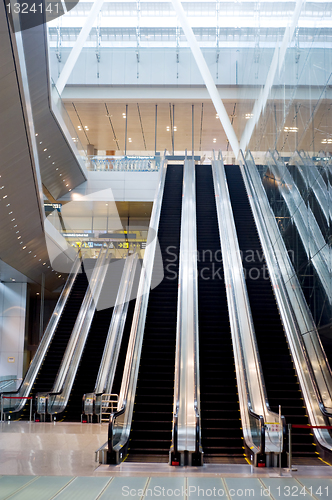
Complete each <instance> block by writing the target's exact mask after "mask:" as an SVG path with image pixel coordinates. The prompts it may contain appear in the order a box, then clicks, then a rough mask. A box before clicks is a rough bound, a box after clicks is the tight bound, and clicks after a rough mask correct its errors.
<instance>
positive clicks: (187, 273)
mask: <svg viewBox="0 0 332 500" xmlns="http://www.w3.org/2000/svg"><path fill="white" fill-rule="evenodd" d="M196 232H197V229H196V185H195V161H194V160H191V161H190V163H189V160H188V159H187V151H186V153H185V163H184V173H183V191H182V214H181V237H180V261H179V282H178V290H179V292H178V307H177V328H176V329H177V333H176V356H175V377H174V403H173V432H172V445H171V451H172V453H174V454H178V452H179V451H180V452H182V451H194V452H195V453H200V452H201V451H202V447H201V432H200V382H199V337H198V335H199V330H198V291H197V287H198V278H197V234H196ZM188 302H190V305H191V307H190V306H189V307H188V306H187V304H188ZM187 307H188V310H187ZM184 311H185V313H184ZM191 382H193V386H192V393H191V391H189V390H188V389H187V388H188V385H189V383H191ZM181 393H182V394H184V396H182V395H181ZM183 403H184V404H183ZM193 428H194V433H192V429H193ZM179 436H180V443H179ZM179 448H180V449H179Z"/></svg>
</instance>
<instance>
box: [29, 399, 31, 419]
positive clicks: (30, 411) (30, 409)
mask: <svg viewBox="0 0 332 500" xmlns="http://www.w3.org/2000/svg"><path fill="white" fill-rule="evenodd" d="M31 420H32V398H30V420H29V422H31Z"/></svg>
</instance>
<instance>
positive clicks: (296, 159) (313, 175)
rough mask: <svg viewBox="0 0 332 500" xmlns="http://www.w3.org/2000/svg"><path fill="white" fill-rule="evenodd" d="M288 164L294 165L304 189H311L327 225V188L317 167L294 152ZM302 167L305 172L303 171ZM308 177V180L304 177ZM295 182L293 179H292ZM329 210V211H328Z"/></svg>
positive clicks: (304, 155) (300, 153) (303, 156)
mask: <svg viewBox="0 0 332 500" xmlns="http://www.w3.org/2000/svg"><path fill="white" fill-rule="evenodd" d="M289 164H290V165H292V164H295V165H296V167H297V169H298V171H299V173H300V175H301V177H302V179H303V181H304V183H305V185H306V188H307V189H308V188H309V189H311V190H312V192H313V193H314V195H315V197H316V200H317V202H318V204H319V206H320V208H321V211H322V213H323V215H324V217H325V220H326V222H327V224H329V218H330V213H329V201H330V200H328V199H327V198H329V193H328V190H327V186H326V184H325V181H324V179H323V177H322V175H321V173H320V172H319V170H318V168H317V166H316V165H315V163H314V162H313V160H311V158H310V157H309V156H308V155H306V153H305V152H304V151H303V150H301V151H297V150H296V151H295V152H294V154H293V156H292V157H291V159H290V160H289ZM303 167H304V169H305V172H304V171H303ZM306 176H308V178H307V177H306ZM294 180H295V179H294ZM330 210H331V209H330Z"/></svg>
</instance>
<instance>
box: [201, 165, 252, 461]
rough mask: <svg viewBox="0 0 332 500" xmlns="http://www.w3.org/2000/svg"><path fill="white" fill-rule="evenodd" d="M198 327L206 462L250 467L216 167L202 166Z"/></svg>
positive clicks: (203, 438) (202, 426)
mask: <svg viewBox="0 0 332 500" xmlns="http://www.w3.org/2000/svg"><path fill="white" fill-rule="evenodd" d="M196 218H197V255H198V262H197V270H198V323H199V356H200V384H201V389H200V392H201V428H202V447H203V451H204V460H205V461H211V460H212V461H213V462H215V463H218V462H222V461H223V460H224V457H232V460H236V463H246V462H245V459H244V456H243V451H244V450H243V441H242V430H241V421H240V408H239V402H238V395H237V392H238V391H237V386H236V377H235V371H234V357H233V347H232V340H231V332H230V325H229V319H228V308H227V298H226V289H225V283H224V272H223V265H222V262H221V247H220V237H219V228H218V219H217V211H216V202H215V195H214V187H213V178H212V169H211V166H208V165H197V166H196Z"/></svg>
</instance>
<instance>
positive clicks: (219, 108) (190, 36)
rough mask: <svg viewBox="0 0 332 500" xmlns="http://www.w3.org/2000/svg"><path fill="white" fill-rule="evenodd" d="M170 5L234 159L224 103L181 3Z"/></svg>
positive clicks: (235, 147)
mask: <svg viewBox="0 0 332 500" xmlns="http://www.w3.org/2000/svg"><path fill="white" fill-rule="evenodd" d="M172 4H173V7H174V9H175V12H176V14H177V16H178V19H179V21H180V24H181V26H182V29H183V31H184V34H185V35H186V38H187V41H188V43H189V46H190V48H191V51H192V54H193V56H194V58H195V61H196V64H197V66H198V69H199V71H200V73H201V76H202V78H203V80H204V83H205V85H206V88H207V89H208V92H209V94H210V98H211V100H212V102H213V104H214V107H215V109H216V112H217V113H218V116H219V118H220V121H221V125H222V126H223V128H224V131H225V134H226V136H227V139H228V140H229V144H230V146H231V148H232V150H233V152H234V154H235V157H237V156H238V154H239V151H240V148H239V141H238V138H237V137H236V134H235V132H234V129H233V126H232V124H231V121H230V119H229V116H228V113H227V111H226V108H225V106H224V103H223V102H222V100H221V98H220V95H219V92H218V90H217V87H216V84H215V83H214V80H213V78H212V75H211V72H210V70H209V67H208V65H207V64H206V61H205V59H204V56H203V54H202V51H201V49H200V47H199V45H198V43H197V40H196V37H195V35H194V32H193V30H192V28H191V26H190V24H189V22H188V19H187V16H186V14H185V12H184V10H183V7H182V3H181V1H180V0H172Z"/></svg>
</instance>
